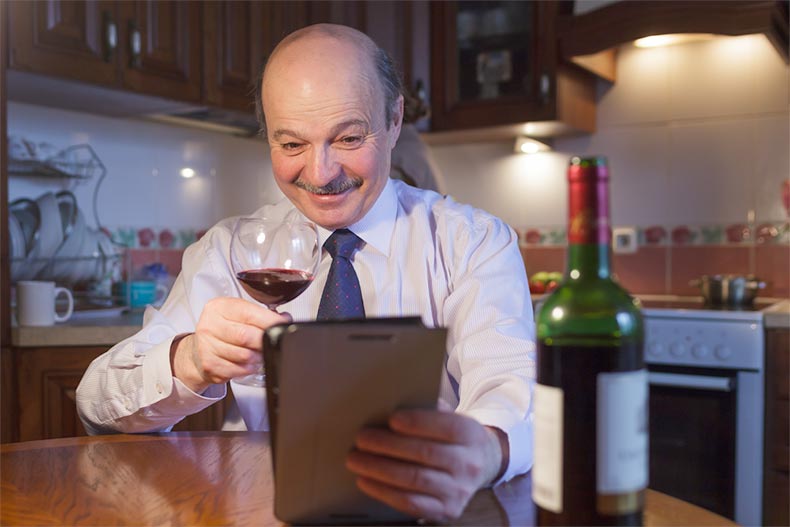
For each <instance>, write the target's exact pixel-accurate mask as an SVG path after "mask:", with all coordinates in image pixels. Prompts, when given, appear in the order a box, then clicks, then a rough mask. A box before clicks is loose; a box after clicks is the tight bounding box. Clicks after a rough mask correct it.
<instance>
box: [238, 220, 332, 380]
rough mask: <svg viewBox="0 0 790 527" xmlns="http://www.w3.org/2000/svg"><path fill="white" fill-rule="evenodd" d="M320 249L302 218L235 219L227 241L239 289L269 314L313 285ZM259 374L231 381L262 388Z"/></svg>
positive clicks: (315, 234) (314, 231) (315, 232)
mask: <svg viewBox="0 0 790 527" xmlns="http://www.w3.org/2000/svg"><path fill="white" fill-rule="evenodd" d="M320 257H321V247H320V245H319V241H318V228H317V227H316V226H315V224H314V223H311V222H309V221H305V220H302V219H285V220H273V219H269V218H261V217H244V218H239V220H238V221H237V222H236V226H235V227H234V229H233V234H232V236H231V242H230V263H231V269H232V271H233V274H234V275H235V276H236V279H237V280H238V281H239V283H240V284H241V286H242V288H243V289H244V290H245V291H246V292H247V294H249V295H250V296H251V297H252V298H253V299H254V300H256V301H257V302H260V303H261V304H264V305H265V306H266V307H268V308H269V309H271V310H272V311H276V308H277V307H278V306H280V305H282V304H285V303H286V302H290V301H291V300H293V299H294V298H296V297H297V296H299V295H300V294H302V293H303V292H304V290H305V289H307V288H308V287H309V286H310V284H311V283H312V282H313V276H314V275H315V271H316V269H317V268H318V262H319V260H320ZM264 381H265V379H264V374H263V372H262V371H261V372H259V373H257V374H252V375H247V376H245V377H241V378H238V379H234V382H235V383H237V384H242V385H246V386H255V387H263V386H264V385H265V382H264Z"/></svg>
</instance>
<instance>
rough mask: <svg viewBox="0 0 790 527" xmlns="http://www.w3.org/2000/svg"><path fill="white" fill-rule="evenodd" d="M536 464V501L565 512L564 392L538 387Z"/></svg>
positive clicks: (533, 473)
mask: <svg viewBox="0 0 790 527" xmlns="http://www.w3.org/2000/svg"><path fill="white" fill-rule="evenodd" d="M534 398H535V401H534V405H533V408H534V409H535V413H534V419H535V421H534V423H535V450H534V452H535V460H534V465H533V467H532V500H533V501H534V502H535V503H536V504H538V505H539V506H540V507H543V508H544V509H546V510H548V511H551V512H556V513H560V512H562V445H563V441H562V420H563V415H564V411H563V393H562V388H556V387H554V386H546V385H545V384H536V385H535V392H534Z"/></svg>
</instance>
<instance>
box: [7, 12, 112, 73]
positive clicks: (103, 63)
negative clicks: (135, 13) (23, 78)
mask: <svg viewBox="0 0 790 527" xmlns="http://www.w3.org/2000/svg"><path fill="white" fill-rule="evenodd" d="M8 9H9V13H8V18H9V19H8V30H9V67H10V68H13V69H17V70H24V71H29V72H33V73H44V74H47V75H54V76H58V77H64V78H70V79H76V80H80V81H85V82H90V83H93V84H102V85H114V84H116V83H117V82H118V79H119V76H118V75H119V72H118V69H117V66H116V61H115V58H116V50H115V48H114V47H113V42H117V39H118V27H117V20H116V10H117V9H116V5H115V4H113V3H110V2H101V1H96V0H87V1H82V0H79V1H71V0H40V1H34V2H8ZM114 23H115V24H116V26H114V29H113V26H112V24H114ZM3 29H4V30H5V28H3ZM113 31H114V33H113ZM113 35H114V36H115V38H114V39H113Z"/></svg>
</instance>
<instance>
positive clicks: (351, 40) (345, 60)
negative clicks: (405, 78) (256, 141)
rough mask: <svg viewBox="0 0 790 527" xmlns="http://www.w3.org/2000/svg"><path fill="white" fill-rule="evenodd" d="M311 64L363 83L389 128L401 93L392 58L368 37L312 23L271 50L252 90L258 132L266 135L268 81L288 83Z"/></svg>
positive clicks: (354, 31)
mask: <svg viewBox="0 0 790 527" xmlns="http://www.w3.org/2000/svg"><path fill="white" fill-rule="evenodd" d="M311 63H317V64H320V65H321V66H326V65H327V64H331V65H332V66H333V71H334V72H335V73H336V74H337V75H340V76H345V77H348V78H349V79H350V80H352V79H353V80H355V81H359V82H364V83H365V84H366V85H368V88H369V89H370V90H371V91H373V92H375V93H376V94H378V95H379V96H380V97H381V98H382V102H383V108H382V111H383V113H384V118H385V121H386V126H387V128H389V127H390V126H391V125H392V123H393V118H394V117H395V108H396V106H395V105H396V103H397V101H398V97H399V96H400V94H401V88H402V85H401V80H400V75H399V74H398V72H397V70H396V68H395V66H394V64H393V62H392V59H391V58H390V57H389V55H388V54H387V52H385V51H384V50H382V49H381V48H379V47H378V46H377V45H376V43H375V42H373V40H371V39H370V37H368V36H367V35H365V34H364V33H362V32H361V31H357V30H356V29H353V28H350V27H347V26H341V25H337V24H315V25H312V26H308V27H305V28H302V29H299V30H296V31H294V32H293V33H291V34H289V35H288V36H286V37H285V38H284V39H283V40H281V41H280V43H279V44H277V46H276V47H275V48H274V51H272V53H271V55H270V56H269V58H268V60H267V62H266V65H265V67H264V69H263V72H262V74H261V75H259V76H258V79H257V86H256V90H255V92H256V93H255V106H256V114H257V117H258V123H259V125H260V128H261V132H262V133H263V134H264V136H265V135H266V114H265V108H264V99H265V98H264V97H263V92H264V91H265V90H266V89H267V79H268V80H271V79H272V78H277V79H282V78H283V75H288V76H290V77H291V80H295V79H294V78H295V77H299V76H300V75H304V76H308V75H310V74H311V72H312V71H313V70H312V69H311Z"/></svg>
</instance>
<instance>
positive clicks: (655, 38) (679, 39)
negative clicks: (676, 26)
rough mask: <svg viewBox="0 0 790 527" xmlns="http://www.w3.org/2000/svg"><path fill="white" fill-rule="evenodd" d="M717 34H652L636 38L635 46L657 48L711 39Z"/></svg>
mask: <svg viewBox="0 0 790 527" xmlns="http://www.w3.org/2000/svg"><path fill="white" fill-rule="evenodd" d="M715 37H716V35H713V34H711V33H668V34H666V35H651V36H649V37H644V38H638V39H636V40H634V46H636V47H638V48H656V47H659V46H670V45H672V44H681V43H686V42H695V41H698V40H711V39H713V38H715Z"/></svg>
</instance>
